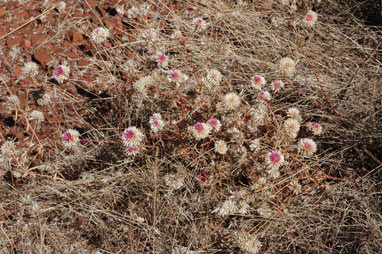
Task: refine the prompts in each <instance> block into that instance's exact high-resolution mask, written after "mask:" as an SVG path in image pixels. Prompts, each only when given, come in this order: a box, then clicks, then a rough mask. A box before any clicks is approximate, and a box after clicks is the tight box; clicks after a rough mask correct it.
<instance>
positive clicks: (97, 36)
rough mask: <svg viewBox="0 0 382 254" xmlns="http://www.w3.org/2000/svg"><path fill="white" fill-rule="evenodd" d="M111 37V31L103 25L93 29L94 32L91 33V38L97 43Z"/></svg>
mask: <svg viewBox="0 0 382 254" xmlns="http://www.w3.org/2000/svg"><path fill="white" fill-rule="evenodd" d="M109 37H110V31H109V29H107V28H103V27H97V28H96V29H94V30H93V32H92V33H91V34H90V39H91V40H92V41H93V42H94V43H96V44H100V43H102V42H104V41H106V40H107V38H109Z"/></svg>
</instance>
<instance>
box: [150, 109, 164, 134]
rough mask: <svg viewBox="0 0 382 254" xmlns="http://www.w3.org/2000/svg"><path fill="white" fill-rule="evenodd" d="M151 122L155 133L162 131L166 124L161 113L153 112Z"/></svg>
mask: <svg viewBox="0 0 382 254" xmlns="http://www.w3.org/2000/svg"><path fill="white" fill-rule="evenodd" d="M149 123H150V127H151V130H152V131H153V132H154V133H157V132H159V131H161V130H162V129H163V127H164V125H165V123H164V121H163V120H162V116H161V114H159V113H155V114H153V115H152V116H151V117H150V121H149Z"/></svg>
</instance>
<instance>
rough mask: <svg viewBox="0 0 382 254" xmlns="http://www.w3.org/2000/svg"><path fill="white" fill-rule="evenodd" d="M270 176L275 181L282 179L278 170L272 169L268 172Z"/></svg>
mask: <svg viewBox="0 0 382 254" xmlns="http://www.w3.org/2000/svg"><path fill="white" fill-rule="evenodd" d="M268 174H269V175H270V176H271V177H272V178H274V179H276V178H278V177H280V171H279V169H278V168H271V169H270V170H268Z"/></svg>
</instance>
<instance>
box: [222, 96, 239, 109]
mask: <svg viewBox="0 0 382 254" xmlns="http://www.w3.org/2000/svg"><path fill="white" fill-rule="evenodd" d="M223 102H224V106H225V107H226V108H227V109H230V110H232V109H236V108H238V107H239V106H240V104H241V99H240V97H239V96H238V95H237V94H236V93H228V94H226V95H224V98H223Z"/></svg>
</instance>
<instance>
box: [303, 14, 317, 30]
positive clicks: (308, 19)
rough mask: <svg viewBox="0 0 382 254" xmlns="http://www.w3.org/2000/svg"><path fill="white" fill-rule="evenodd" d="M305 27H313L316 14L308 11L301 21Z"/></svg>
mask: <svg viewBox="0 0 382 254" xmlns="http://www.w3.org/2000/svg"><path fill="white" fill-rule="evenodd" d="M302 22H303V23H304V24H305V25H306V26H310V27H312V26H314V25H315V24H316V22H317V13H315V12H314V11H312V10H309V11H308V12H307V13H306V14H305V16H304V19H303V21H302Z"/></svg>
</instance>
